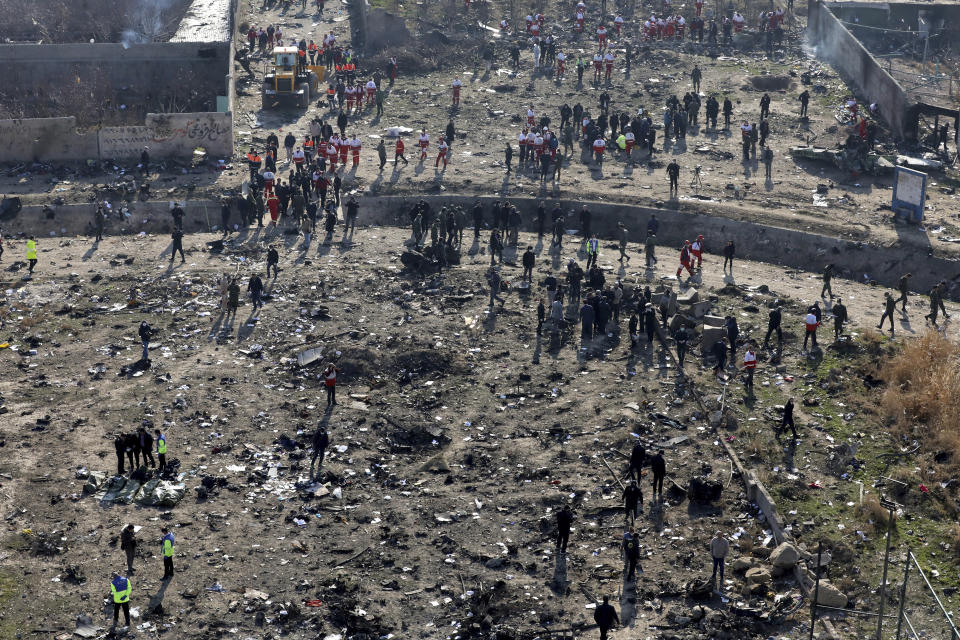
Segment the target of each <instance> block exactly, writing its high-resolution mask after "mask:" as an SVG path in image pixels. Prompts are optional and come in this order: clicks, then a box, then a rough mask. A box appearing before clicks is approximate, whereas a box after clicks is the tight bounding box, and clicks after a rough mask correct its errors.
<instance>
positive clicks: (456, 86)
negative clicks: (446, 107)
mask: <svg viewBox="0 0 960 640" xmlns="http://www.w3.org/2000/svg"><path fill="white" fill-rule="evenodd" d="M462 87H463V83H462V82H460V78H456V79H454V81H453V106H455V107H459V106H460V89H461V88H462Z"/></svg>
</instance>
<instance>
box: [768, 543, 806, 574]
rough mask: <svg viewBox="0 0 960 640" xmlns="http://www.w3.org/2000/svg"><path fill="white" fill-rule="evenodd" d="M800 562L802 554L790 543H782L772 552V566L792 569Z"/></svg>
mask: <svg viewBox="0 0 960 640" xmlns="http://www.w3.org/2000/svg"><path fill="white" fill-rule="evenodd" d="M799 561H800V552H799V551H798V550H797V548H796V547H795V546H793V545H792V544H790V543H789V542H784V543H782V544H781V545H780V546H779V547H777V548H776V549H774V550H773V551H771V552H770V564H772V565H773V566H775V567H783V568H790V567H792V566H793V565H795V564H797V562H799Z"/></svg>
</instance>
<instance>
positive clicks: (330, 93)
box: [327, 84, 337, 111]
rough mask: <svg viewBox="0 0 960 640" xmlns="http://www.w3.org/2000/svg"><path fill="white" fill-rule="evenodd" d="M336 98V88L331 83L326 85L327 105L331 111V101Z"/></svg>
mask: <svg viewBox="0 0 960 640" xmlns="http://www.w3.org/2000/svg"><path fill="white" fill-rule="evenodd" d="M336 98H337V88H336V87H335V86H333V85H332V84H329V85H327V106H328V107H329V108H330V110H331V111H333V101H334V100H336Z"/></svg>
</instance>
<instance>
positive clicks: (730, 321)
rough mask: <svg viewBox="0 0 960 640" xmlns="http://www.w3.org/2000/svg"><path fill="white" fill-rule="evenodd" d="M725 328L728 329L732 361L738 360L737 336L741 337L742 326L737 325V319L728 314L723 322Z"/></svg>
mask: <svg viewBox="0 0 960 640" xmlns="http://www.w3.org/2000/svg"><path fill="white" fill-rule="evenodd" d="M723 328H724V329H726V330H727V340H729V341H730V361H731V362H734V363H735V362H736V361H737V338H739V337H740V327H739V326H737V319H736V318H734V317H733V316H727V317H726V319H725V320H724V322H723Z"/></svg>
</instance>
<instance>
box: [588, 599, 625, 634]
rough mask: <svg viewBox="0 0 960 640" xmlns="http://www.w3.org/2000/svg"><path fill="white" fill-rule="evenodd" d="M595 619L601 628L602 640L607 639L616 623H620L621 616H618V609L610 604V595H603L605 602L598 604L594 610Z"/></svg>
mask: <svg viewBox="0 0 960 640" xmlns="http://www.w3.org/2000/svg"><path fill="white" fill-rule="evenodd" d="M593 621H594V622H596V623H597V627H599V628H600V640H607V634H608V633H610V629H612V628H613V627H614V625H619V624H620V618H619V617H618V616H617V610H616V609H614V608H613V605H612V604H610V596H603V604H601V605H598V606H597V609H596V611H594V612H593Z"/></svg>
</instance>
